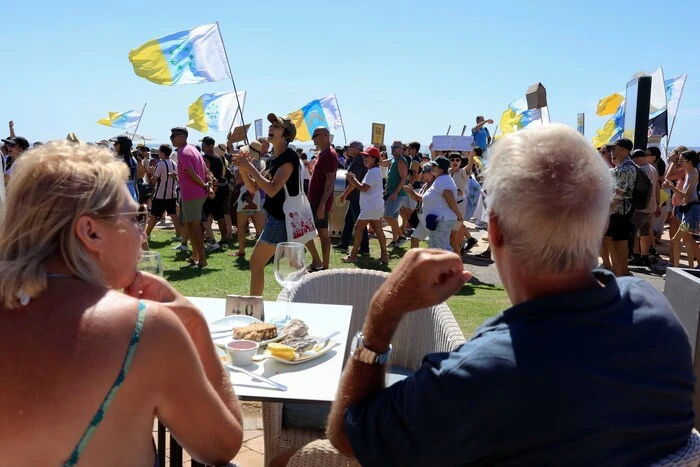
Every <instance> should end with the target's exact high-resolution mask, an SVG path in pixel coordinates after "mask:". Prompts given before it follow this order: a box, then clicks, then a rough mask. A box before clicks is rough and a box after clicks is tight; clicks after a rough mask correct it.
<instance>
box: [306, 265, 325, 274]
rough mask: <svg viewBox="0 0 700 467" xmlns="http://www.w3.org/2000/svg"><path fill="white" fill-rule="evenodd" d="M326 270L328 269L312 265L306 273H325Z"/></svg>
mask: <svg viewBox="0 0 700 467" xmlns="http://www.w3.org/2000/svg"><path fill="white" fill-rule="evenodd" d="M324 269H326V268H324V267H323V266H314V265H311V266H309V267H308V268H306V272H307V273H309V274H312V273H314V272H318V271H323V270H324Z"/></svg>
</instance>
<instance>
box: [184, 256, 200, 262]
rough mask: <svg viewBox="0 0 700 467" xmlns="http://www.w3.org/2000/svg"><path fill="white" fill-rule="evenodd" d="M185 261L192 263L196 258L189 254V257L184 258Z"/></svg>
mask: <svg viewBox="0 0 700 467" xmlns="http://www.w3.org/2000/svg"><path fill="white" fill-rule="evenodd" d="M185 261H187V262H188V263H190V264H194V263H196V262H197V260H195V259H194V258H192V257H191V256H190V257H189V258H187V259H185Z"/></svg>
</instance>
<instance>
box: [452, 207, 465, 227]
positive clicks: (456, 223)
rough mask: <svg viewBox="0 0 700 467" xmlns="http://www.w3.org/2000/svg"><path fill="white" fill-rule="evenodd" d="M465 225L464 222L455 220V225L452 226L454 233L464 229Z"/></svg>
mask: <svg viewBox="0 0 700 467" xmlns="http://www.w3.org/2000/svg"><path fill="white" fill-rule="evenodd" d="M460 207H461V206H460ZM463 225H464V223H463V222H459V221H457V219H455V225H453V226H452V231H453V232H457V231H458V230H459V229H461V228H462V226H463Z"/></svg>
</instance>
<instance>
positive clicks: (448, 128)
mask: <svg viewBox="0 0 700 467" xmlns="http://www.w3.org/2000/svg"><path fill="white" fill-rule="evenodd" d="M450 129H452V125H450V126H448V127H447V133H445V134H446V135H449V134H450Z"/></svg>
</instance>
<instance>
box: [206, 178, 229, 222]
mask: <svg viewBox="0 0 700 467" xmlns="http://www.w3.org/2000/svg"><path fill="white" fill-rule="evenodd" d="M229 194H230V191H229V189H228V186H227V185H223V184H221V185H219V187H218V188H217V189H216V195H215V196H214V199H209V198H207V200H206V201H205V202H204V214H205V215H206V216H207V217H209V215H210V214H211V215H212V217H213V218H214V220H217V221H218V220H221V219H223V218H224V214H228V212H227V211H225V210H224V207H225V206H226V200H227V199H228V198H229Z"/></svg>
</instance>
